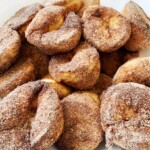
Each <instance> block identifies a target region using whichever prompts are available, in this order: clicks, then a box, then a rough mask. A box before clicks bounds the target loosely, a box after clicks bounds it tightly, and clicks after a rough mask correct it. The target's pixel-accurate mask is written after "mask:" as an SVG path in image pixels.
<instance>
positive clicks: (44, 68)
mask: <svg viewBox="0 0 150 150" xmlns="http://www.w3.org/2000/svg"><path fill="white" fill-rule="evenodd" d="M20 51H21V52H20V53H21V54H20V57H21V59H31V60H32V62H33V64H34V66H35V70H36V79H41V78H42V77H43V76H45V75H46V74H48V63H49V57H48V56H46V55H45V54H43V53H42V52H41V51H40V50H39V49H38V48H37V47H35V46H33V45H30V44H29V43H27V42H26V43H23V44H22V46H21V50H20Z"/></svg>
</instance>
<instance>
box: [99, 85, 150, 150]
mask: <svg viewBox="0 0 150 150" xmlns="http://www.w3.org/2000/svg"><path fill="white" fill-rule="evenodd" d="M101 100H102V103H101V111H100V114H101V124H102V127H103V130H104V131H105V132H106V141H107V146H108V147H110V146H112V144H113V143H115V144H117V145H119V146H121V147H122V148H124V149H129V150H134V149H138V150H142V149H144V150H148V149H149V144H150V138H149V137H150V136H149V132H150V122H149V117H150V107H149V106H150V88H149V87H146V86H144V85H141V84H137V83H132V82H130V83H120V84H117V85H115V86H112V87H109V88H108V89H107V90H106V91H105V92H103V94H102V96H101ZM137 137H138V138H137ZM129 139H130V140H129Z"/></svg>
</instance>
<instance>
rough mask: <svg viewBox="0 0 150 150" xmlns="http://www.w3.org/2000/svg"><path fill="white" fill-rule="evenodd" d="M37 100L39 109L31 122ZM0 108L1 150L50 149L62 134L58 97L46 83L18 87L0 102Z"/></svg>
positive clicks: (30, 83)
mask: <svg viewBox="0 0 150 150" xmlns="http://www.w3.org/2000/svg"><path fill="white" fill-rule="evenodd" d="M35 97H37V100H38V106H37V110H36V112H35V114H34V116H33V119H32V121H31V122H30V121H29V118H30V117H31V102H32V100H33V99H34V98H35ZM0 108H1V109H0V114H3V115H0V135H1V140H0V149H1V150H6V149H12V148H13V149H23V148H24V149H29V150H33V149H34V150H35V149H38V150H43V149H48V148H49V147H51V145H52V144H53V143H54V142H56V140H57V139H58V138H59V136H60V135H61V133H62V131H63V126H64V118H63V112H62V107H61V104H60V101H59V99H58V95H57V94H56V92H55V91H54V90H53V89H52V88H51V87H50V86H48V85H47V84H45V83H44V82H41V81H36V82H29V83H27V84H24V85H22V86H20V87H18V88H16V89H15V90H14V91H13V92H11V93H10V94H9V95H8V96H6V97H5V98H4V99H2V100H1V101H0ZM26 124H29V125H26ZM11 136H12V137H11ZM10 137H11V138H10Z"/></svg>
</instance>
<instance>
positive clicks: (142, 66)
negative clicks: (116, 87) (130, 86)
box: [113, 57, 150, 86]
mask: <svg viewBox="0 0 150 150" xmlns="http://www.w3.org/2000/svg"><path fill="white" fill-rule="evenodd" d="M121 82H136V83H141V84H145V85H147V86H150V57H143V58H135V59H132V60H130V61H128V62H126V63H125V64H123V65H122V66H121V67H120V68H119V69H118V71H117V72H116V74H115V76H114V78H113V83H114V84H117V83H121Z"/></svg>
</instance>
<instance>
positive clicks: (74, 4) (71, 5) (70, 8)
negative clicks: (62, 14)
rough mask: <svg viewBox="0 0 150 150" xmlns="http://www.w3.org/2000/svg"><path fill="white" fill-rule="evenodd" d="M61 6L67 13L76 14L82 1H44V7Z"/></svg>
mask: <svg viewBox="0 0 150 150" xmlns="http://www.w3.org/2000/svg"><path fill="white" fill-rule="evenodd" d="M51 5H56V6H62V7H64V8H65V9H66V10H67V12H78V11H79V10H80V8H81V7H82V5H83V2H82V0H45V2H44V6H45V7H47V6H51Z"/></svg>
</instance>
